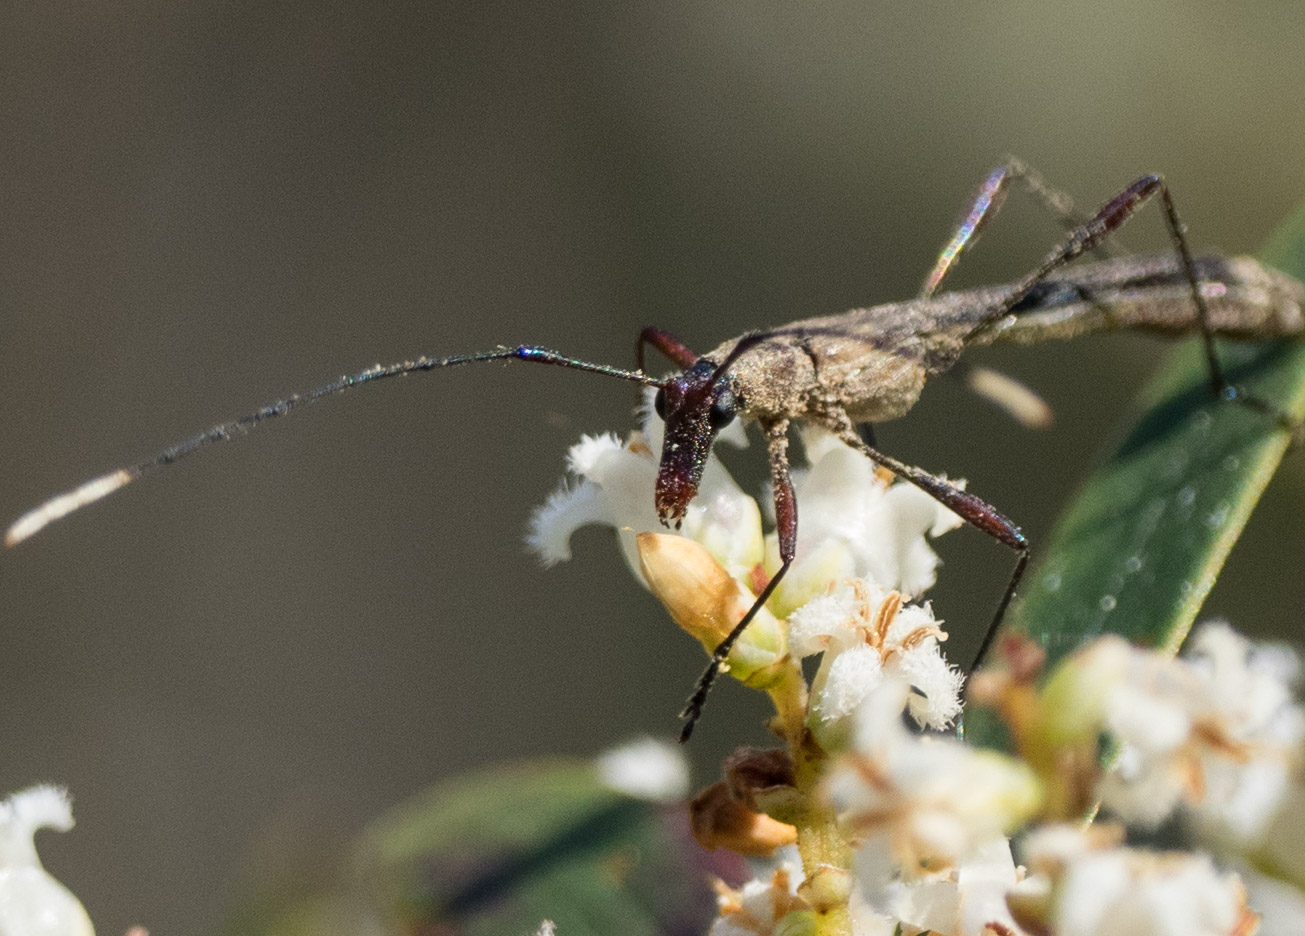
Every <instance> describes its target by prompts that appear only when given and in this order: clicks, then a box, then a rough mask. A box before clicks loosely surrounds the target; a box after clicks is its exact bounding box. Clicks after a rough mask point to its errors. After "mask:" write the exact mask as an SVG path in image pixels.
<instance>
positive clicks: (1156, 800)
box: [1088, 623, 1305, 851]
mask: <svg viewBox="0 0 1305 936" xmlns="http://www.w3.org/2000/svg"><path fill="white" fill-rule="evenodd" d="M1088 652H1089V653H1095V654H1097V655H1098V656H1099V655H1100V654H1103V653H1104V654H1107V655H1110V656H1112V657H1115V658H1117V659H1118V661H1119V662H1118V663H1117V664H1114V665H1111V666H1109V667H1097V668H1096V669H1097V670H1099V671H1103V672H1104V671H1111V672H1113V673H1114V677H1113V678H1112V679H1110V681H1109V683H1108V684H1107V685H1106V688H1105V691H1104V696H1103V710H1104V715H1105V724H1104V727H1105V729H1106V730H1107V731H1108V732H1109V733H1110V734H1111V735H1112V736H1113V737H1114V738H1115V739H1116V740H1117V741H1118V742H1119V743H1120V750H1119V756H1118V760H1117V763H1116V766H1115V769H1114V770H1112V771H1111V772H1110V773H1108V774H1107V775H1106V776H1105V777H1104V778H1103V780H1102V784H1101V789H1100V793H1101V797H1102V802H1103V805H1104V806H1105V807H1106V808H1108V809H1109V810H1110V811H1112V812H1113V813H1115V814H1116V815H1118V816H1119V817H1120V818H1122V819H1124V820H1126V821H1129V822H1135V823H1139V824H1143V825H1155V824H1156V823H1159V822H1160V821H1162V820H1163V819H1164V818H1165V817H1167V816H1168V815H1170V814H1171V813H1172V812H1173V811H1174V809H1175V808H1178V807H1181V809H1182V811H1183V813H1184V815H1185V817H1186V818H1187V819H1188V820H1189V821H1190V822H1191V823H1192V824H1193V825H1194V826H1195V827H1196V828H1197V829H1198V830H1200V831H1201V832H1202V834H1203V835H1205V837H1207V838H1208V839H1210V840H1212V841H1217V842H1219V843H1221V844H1222V845H1223V846H1224V847H1226V848H1229V849H1232V850H1241V851H1245V850H1247V849H1249V848H1251V847H1252V846H1254V845H1255V844H1256V843H1258V842H1261V841H1262V840H1263V839H1264V838H1265V836H1266V834H1267V833H1268V832H1269V831H1270V829H1271V828H1272V826H1273V825H1274V824H1275V823H1278V822H1279V821H1280V818H1279V817H1281V815H1282V813H1283V812H1284V804H1285V803H1286V801H1287V799H1288V798H1289V797H1290V796H1291V795H1293V794H1292V790H1293V783H1294V782H1295V783H1296V786H1299V782H1298V781H1293V777H1294V776H1296V775H1297V774H1298V773H1299V769H1300V767H1301V757H1302V750H1301V749H1302V741H1303V740H1305V713H1302V710H1301V708H1300V707H1299V706H1297V705H1294V704H1292V702H1291V693H1290V690H1289V688H1288V682H1289V681H1290V680H1291V679H1292V678H1293V676H1294V671H1295V662H1294V657H1291V656H1290V655H1288V654H1286V653H1284V652H1283V651H1281V650H1278V649H1276V648H1270V649H1258V648H1255V647H1253V646H1252V645H1251V644H1250V643H1249V641H1247V640H1246V639H1245V638H1243V637H1241V636H1239V635H1238V634H1236V633H1234V632H1233V631H1232V629H1231V628H1229V627H1228V626H1227V625H1226V624H1222V623H1218V624H1207V625H1205V626H1203V627H1202V628H1201V629H1200V630H1199V631H1198V632H1196V633H1195V634H1194V635H1193V636H1192V639H1191V641H1190V643H1189V647H1188V651H1187V655H1186V656H1185V657H1182V658H1178V659H1172V658H1168V657H1166V656H1165V655H1164V654H1162V653H1157V652H1151V651H1145V650H1139V649H1136V648H1125V647H1124V645H1123V644H1122V642H1121V641H1111V642H1109V643H1106V642H1105V641H1103V642H1100V643H1099V644H1098V646H1097V647H1096V648H1093V649H1092V650H1090V651H1088ZM1301 795H1303V796H1305V791H1303V792H1302V794H1301Z"/></svg>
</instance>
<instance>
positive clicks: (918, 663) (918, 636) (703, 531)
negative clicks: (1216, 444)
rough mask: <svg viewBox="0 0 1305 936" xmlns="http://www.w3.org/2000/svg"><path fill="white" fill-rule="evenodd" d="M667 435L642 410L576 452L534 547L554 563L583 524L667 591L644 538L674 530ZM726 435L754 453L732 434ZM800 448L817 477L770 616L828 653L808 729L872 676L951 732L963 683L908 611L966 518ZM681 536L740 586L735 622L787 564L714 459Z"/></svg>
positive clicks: (845, 709) (542, 512)
mask: <svg viewBox="0 0 1305 936" xmlns="http://www.w3.org/2000/svg"><path fill="white" fill-rule="evenodd" d="M661 438H662V423H661V421H660V420H659V419H658V418H657V417H656V416H655V415H654V414H653V412H652V407H651V406H646V407H645V408H644V423H643V429H642V432H640V433H638V434H636V435H635V436H634V437H633V438H632V439H631V440H629V441H628V442H622V441H621V440H619V439H618V438H617V437H616V436H615V435H612V434H607V435H603V436H597V437H591V436H586V437H585V438H583V439H582V440H581V441H580V443H578V444H577V445H575V446H573V447H572V448H571V451H570V453H569V455H568V459H567V465H568V468H569V470H570V472H571V474H572V475H574V476H575V479H576V480H575V481H574V482H572V483H564V484H563V485H562V486H561V487H560V488H559V489H558V490H557V491H555V492H554V493H553V494H552V495H551V496H550V497H549V498H548V501H547V503H545V504H544V506H542V507H540V508H539V509H538V510H536V511H535V513H534V515H533V516H532V518H531V521H530V531H529V534H528V536H527V543H528V544H529V546H530V547H531V549H532V550H534V551H535V552H536V553H537V554H538V555H539V556H540V558H541V559H542V560H543V561H544V562H545V563H546V564H553V563H555V562H559V561H562V560H565V559H569V558H570V556H571V552H570V545H569V541H570V537H571V535H572V533H574V532H575V531H576V530H577V529H579V528H580V527H581V526H585V525H588V524H603V525H607V526H611V527H613V528H615V529H616V530H617V531H618V534H619V536H620V541H621V548H622V551H623V553H624V555H625V557H626V560H627V562H628V563H629V564H630V567H631V568H632V569H634V570H635V571H636V572H638V573H640V574H639V579H640V581H641V582H643V583H644V584H646V585H652V587H654V590H656V591H659V593H662V592H664V591H665V589H663V588H662V587H660V583H652V582H650V581H649V575H648V572H647V567H646V563H643V564H641V560H640V548H639V545H638V539H637V535H638V534H640V533H648V532H669V531H666V530H665V528H664V527H663V526H662V525H661V523H660V521H659V520H658V518H657V514H656V511H655V510H654V509H653V497H652V491H653V484H654V480H655V478H656V475H657V464H658V462H657V455H656V452H657V451H658V450H659V449H660V447H661ZM721 438H723V439H726V441H729V442H731V443H732V444H735V445H743V444H746V436H745V435H744V434H743V432H742V430H741V428H740V427H739V424H737V423H735V424H732V425H731V426H730V427H728V428H727V430H726V431H725V432H723V433H722V434H721ZM802 440H803V443H804V448H805V451H806V455H807V460H808V462H809V467H807V468H797V469H795V470H794V472H793V478H794V486H795V489H796V492H797V497H798V500H799V503H800V504H801V517H800V522H799V523H798V541H797V551H796V553H797V554H796V558H795V560H794V564H793V568H792V569H790V570H789V572H788V574H787V575H786V577H785V578H784V579H783V580H782V581H781V583H780V585H779V587H778V588H777V589H776V592H775V594H774V595H773V596H772V597H771V600H770V602H769V605H768V608H769V609H770V611H772V612H773V613H774V615H775V616H776V617H778V618H786V617H787V618H789V619H790V624H791V627H792V633H793V635H794V637H793V639H794V640H795V641H797V642H798V643H796V644H795V645H794V647H793V649H794V650H796V651H797V652H798V653H799V654H800V655H801V656H808V655H812V654H816V653H821V652H824V653H825V658H824V661H823V663H822V675H821V677H820V678H819V679H818V694H819V697H818V699H817V700H816V701H815V703H814V704H813V706H812V714H813V720H814V721H817V722H824V723H832V722H838V721H844V720H845V719H846V717H847V715H848V714H850V712H851V711H852V709H853V708H854V707H855V705H856V703H857V701H859V699H860V698H863V697H864V695H865V694H866V693H867V692H868V691H869V689H870V688H873V685H874V684H875V683H874V682H873V681H869V680H867V679H866V676H867V674H868V673H869V672H870V671H871V670H874V671H876V672H879V671H882V672H883V673H884V674H886V675H887V674H891V675H898V676H901V677H903V678H905V679H906V680H907V681H908V682H909V683H910V684H911V685H912V686H914V687H915V690H916V695H915V697H914V698H913V699H912V703H911V712H912V714H913V716H914V717H916V719H917V720H918V721H919V722H920V723H921V724H924V725H928V726H930V727H934V728H943V727H946V726H947V725H949V724H950V723H951V722H952V721H953V720H954V719H955V717H956V715H957V713H958V712H959V710H960V701H959V694H960V685H961V678H960V676H959V674H958V673H957V671H956V670H955V669H953V668H951V667H949V666H948V665H947V663H946V661H945V659H944V658H943V656H942V653H941V649H940V643H941V641H943V640H945V639H946V634H945V633H943V631H942V629H941V627H940V626H939V622H938V621H936V620H935V619H934V618H933V614H932V612H931V610H930V609H929V607H928V606H927V605H910V604H906V603H905V602H906V601H908V600H909V599H912V598H915V597H918V596H919V594H920V593H921V592H923V591H924V590H925V589H926V588H928V587H929V586H930V585H932V584H933V582H934V578H935V572H936V569H937V566H938V557H937V555H936V554H935V553H934V551H933V550H932V549H931V548H930V546H929V544H928V542H927V541H926V539H925V537H926V535H928V536H939V535H941V534H942V533H944V532H946V531H948V530H951V529H955V528H956V527H957V526H959V525H960V524H961V520H960V519H959V518H958V517H957V516H956V515H955V514H953V513H952V512H951V511H950V510H947V509H946V508H945V507H942V506H941V505H940V504H938V502H937V501H935V500H934V499H933V498H931V497H930V496H929V495H927V494H925V493H924V492H922V491H920V490H919V489H917V488H915V487H913V486H912V485H909V484H890V483H889V480H888V479H887V478H885V477H883V476H880V475H879V474H877V473H876V472H875V470H874V467H873V465H872V464H871V463H870V462H869V461H867V460H866V458H865V457H864V456H862V455H860V454H859V453H857V452H855V451H854V450H852V449H850V448H848V447H847V446H846V445H844V444H843V443H842V442H840V441H838V440H837V439H836V438H835V437H834V436H832V435H830V434H829V433H826V432H823V431H821V430H806V431H804V432H803V435H802ZM768 506H769V505H768ZM677 533H678V535H681V536H683V537H685V538H687V539H689V540H691V541H693V542H696V543H698V544H699V545H701V546H702V547H703V548H704V549H705V550H706V552H707V553H708V554H709V555H710V557H711V558H712V559H713V560H715V562H716V563H717V564H719V566H720V567H721V568H722V569H723V570H724V572H725V573H726V574H727V575H728V576H729V577H730V578H732V579H734V580H735V581H736V582H737V583H738V585H739V586H740V588H741V589H742V590H743V591H742V593H741V594H742V597H743V599H745V600H743V601H742V602H737V601H736V602H735V603H734V604H735V605H736V606H737V607H738V608H739V609H741V610H739V613H742V611H743V610H746V609H747V606H748V605H749V604H750V601H748V600H746V599H747V596H750V595H755V594H757V593H758V592H759V591H760V585H761V584H764V582H765V581H767V580H768V578H769V576H771V575H773V574H774V573H775V571H776V570H777V569H778V568H779V565H780V561H779V549H778V542H777V538H776V534H775V533H773V532H772V533H771V534H769V536H766V537H763V535H762V509H761V508H760V507H759V506H758V504H757V502H756V501H755V500H754V499H753V498H752V497H750V496H749V495H747V494H746V493H744V491H743V490H742V489H741V488H739V486H738V485H737V484H736V483H735V481H734V479H733V478H732V477H731V476H730V474H729V472H728V471H727V470H726V469H725V467H724V466H723V465H722V464H721V463H720V461H719V460H718V459H717V458H716V457H715V456H714V455H713V456H711V457H710V458H709V459H708V462H707V465H706V468H705V470H704V471H703V476H702V482H701V484H700V486H699V491H698V495H697V497H695V498H694V500H693V501H692V502H691V503H690V505H689V509H688V512H687V514H686V515H685V517H684V520H683V523H682V524H681V527H680V529H679V530H678V531H677ZM676 561H683V560H681V559H679V558H678V556H677V560H676ZM662 597H663V600H667V599H666V596H665V594H662ZM763 626H764V625H763ZM686 629H690V628H689V627H688V626H687V625H686ZM760 629H761V628H758V630H760ZM699 630H700V631H701V633H698V632H695V631H693V630H691V632H694V633H695V636H699V637H700V638H701V639H703V640H704V642H708V641H707V637H706V636H705V635H706V634H708V633H709V632H711V628H710V627H703V628H700V629H699ZM728 630H729V627H728V626H725V627H724V631H725V632H728Z"/></svg>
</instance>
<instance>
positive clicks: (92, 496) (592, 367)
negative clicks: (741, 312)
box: [5, 345, 662, 546]
mask: <svg viewBox="0 0 1305 936" xmlns="http://www.w3.org/2000/svg"><path fill="white" fill-rule="evenodd" d="M482 361H530V362H533V363H537V364H554V365H556V366H558V367H569V368H571V369H572V370H580V371H588V372H590V373H593V374H602V375H603V376H606V377H619V378H620V379H621V380H629V381H633V382H634V383H638V384H643V385H644V386H646V387H660V386H661V384H662V382H661V381H659V380H655V379H653V378H651V377H649V376H648V375H646V374H644V373H643V372H642V371H630V370H624V369H622V368H619V367H610V366H608V365H606V364H592V363H590V362H588V361H581V360H579V359H577V358H570V357H567V356H566V355H564V354H559V353H558V352H557V351H550V350H549V349H548V348H540V347H536V346H533V345H519V346H517V347H515V348H498V349H496V350H494V351H481V352H478V353H476V354H458V355H454V356H452V357H443V358H432V357H420V358H417V359H416V360H414V361H400V362H398V363H395V364H387V365H380V364H378V365H376V366H375V367H369V368H368V369H367V370H365V371H360V372H359V373H357V374H352V375H348V376H344V377H339V378H337V379H335V380H333V381H331V382H330V383H328V384H324V385H323V386H320V387H317V388H316V389H314V390H309V391H307V392H306V393H296V394H292V395H291V396H288V397H286V398H285V399H283V400H277V401H276V402H275V403H271V404H268V405H267V406H261V407H259V408H258V409H256V410H254V412H252V413H247V414H246V415H244V416H241V417H239V418H237V419H232V420H229V421H228V422H224V423H219V424H218V425H216V426H213V427H212V428H211V429H206V430H204V431H203V432H201V433H199V434H198V435H195V436H191V437H190V438H189V439H185V440H183V441H181V442H177V443H175V444H174V445H170V446H168V447H167V448H166V449H164V450H163V451H161V452H159V453H158V454H157V455H155V456H154V457H153V458H148V459H146V460H145V461H143V462H139V463H137V464H135V465H129V466H127V467H125V468H119V469H117V470H116V471H111V472H109V473H108V474H104V475H100V476H99V477H97V478H93V479H91V480H90V481H87V482H86V483H85V484H82V485H79V486H78V487H75V488H73V489H72V490H71V491H66V492H65V493H63V494H59V495H57V496H55V497H52V498H50V499H49V500H48V501H46V502H45V503H44V504H41V505H40V506H39V507H36V508H34V509H33V510H29V511H28V512H27V513H25V514H23V515H22V516H21V517H19V518H18V519H17V520H15V521H14V523H13V525H12V526H10V527H9V529H8V530H7V531H6V532H5V545H6V546H17V545H18V544H19V543H21V542H22V541H23V540H25V539H27V538H29V537H31V536H33V535H35V534H36V533H38V532H40V531H41V530H42V529H43V528H44V527H45V526H47V525H48V524H50V523H53V522H54V521H55V520H59V519H62V518H63V517H66V516H68V514H70V513H73V512H74V511H76V510H80V509H81V508H82V507H85V506H87V505H88V504H93V503H95V502H96V501H98V500H100V499H102V498H104V497H107V496H108V495H109V494H112V493H113V492H114V491H116V490H118V489H119V488H122V487H125V486H127V485H128V484H130V483H131V482H133V481H135V480H136V479H137V478H139V477H141V476H142V475H145V474H149V473H150V472H152V471H154V470H155V469H156V468H162V467H164V466H165V465H171V464H172V463H173V462H175V461H179V460H180V459H182V458H184V457H185V456H187V455H189V454H191V453H192V452H195V451H198V450H199V449H202V448H206V447H208V446H209V445H212V444H214V443H216V442H225V441H227V440H228V439H230V438H231V437H232V435H234V434H235V433H245V432H248V431H249V430H251V429H253V428H254V427H255V426H258V425H259V424H261V423H263V422H266V421H267V420H270V419H276V418H278V417H280V416H285V415H287V414H288V413H290V411H291V410H295V409H298V408H300V407H302V406H307V405H308V404H310V403H316V402H317V401H318V400H320V399H322V398H323V397H328V396H332V395H333V394H337V393H343V392H344V391H346V390H349V389H352V388H353V387H357V386H360V385H362V384H368V383H374V382H376V381H378V380H386V379H388V378H390V377H403V376H406V375H408V374H416V373H421V372H423V371H432V370H438V369H440V368H444V367H457V366H459V365H461V364H476V363H480V362H482Z"/></svg>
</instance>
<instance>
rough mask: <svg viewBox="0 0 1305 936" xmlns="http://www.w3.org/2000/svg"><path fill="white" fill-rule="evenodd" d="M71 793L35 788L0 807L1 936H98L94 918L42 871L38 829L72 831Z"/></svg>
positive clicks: (13, 796)
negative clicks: (36, 835)
mask: <svg viewBox="0 0 1305 936" xmlns="http://www.w3.org/2000/svg"><path fill="white" fill-rule="evenodd" d="M72 825H73V817H72V804H71V803H70V802H69V800H68V794H67V793H65V792H64V791H63V790H60V789H57V788H55V787H50V786H36V787H32V788H30V789H27V790H23V791H22V792H21V793H15V794H13V795H12V796H10V797H9V798H8V799H7V800H4V801H3V802H0V936H94V933H95V930H94V928H93V927H92V926H91V920H90V917H88V916H87V915H86V910H85V909H84V908H83V907H82V905H81V903H79V902H78V900H77V898H76V897H74V896H73V895H72V892H70V891H69V890H68V889H67V888H66V887H64V886H63V885H62V884H60V883H59V882H58V881H56V880H55V879H54V878H53V877H51V876H50V875H49V873H48V872H46V870H45V869H44V868H43V867H41V861H40V859H39V858H38V857H37V854H36V843H35V842H34V841H33V836H34V835H35V833H36V830H37V829H44V828H49V829H58V830H59V831H60V832H66V831H68V830H69V829H71V828H72Z"/></svg>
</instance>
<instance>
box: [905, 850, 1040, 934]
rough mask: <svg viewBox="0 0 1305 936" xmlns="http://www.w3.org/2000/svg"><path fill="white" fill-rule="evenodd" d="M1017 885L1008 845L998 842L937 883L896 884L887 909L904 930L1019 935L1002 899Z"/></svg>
mask: <svg viewBox="0 0 1305 936" xmlns="http://www.w3.org/2000/svg"><path fill="white" fill-rule="evenodd" d="M1022 879H1023V869H1022V868H1017V867H1016V866H1015V861H1014V859H1012V858H1011V852H1010V842H1009V841H1007V840H1006V838H1005V837H1004V836H999V837H997V838H995V839H992V840H991V841H989V842H985V843H984V844H982V845H980V846H979V847H978V848H977V849H975V851H974V853H973V854H972V855H971V856H970V857H969V858H967V859H965V860H964V861H962V862H961V863H960V864H959V865H958V866H957V867H956V868H955V869H953V870H952V871H951V872H949V873H948V874H946V875H944V876H942V877H940V878H939V879H937V880H926V881H922V882H919V883H914V884H903V883H896V884H895V885H893V887H892V888H890V890H889V895H888V896H889V907H890V909H891V911H892V914H893V916H894V917H896V918H897V919H899V920H901V921H902V923H904V924H906V925H907V926H908V927H915V928H917V929H920V930H928V931H931V932H933V933H935V934H938V936H995V934H997V933H1002V932H1010V933H1019V932H1020V929H1019V927H1018V926H1017V925H1016V923H1015V920H1014V918H1013V917H1012V916H1011V912H1010V909H1009V908H1008V907H1007V906H1006V894H1007V893H1008V892H1009V891H1010V890H1011V889H1012V888H1014V887H1015V886H1016V885H1017V884H1018V883H1019V882H1020V881H1021V880H1022ZM994 923H995V924H998V926H1001V927H1005V930H1002V929H999V928H998V926H994V925H992V924H994Z"/></svg>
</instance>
